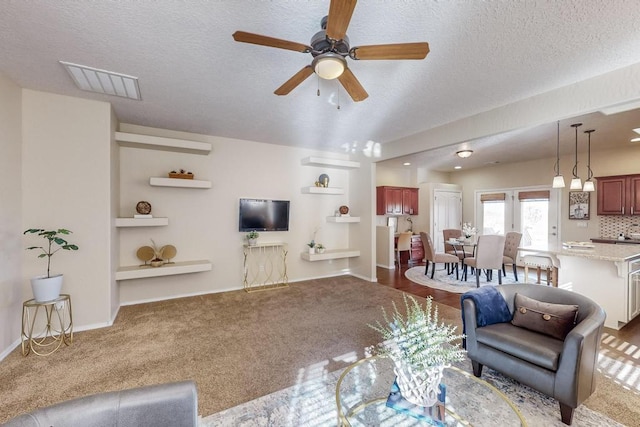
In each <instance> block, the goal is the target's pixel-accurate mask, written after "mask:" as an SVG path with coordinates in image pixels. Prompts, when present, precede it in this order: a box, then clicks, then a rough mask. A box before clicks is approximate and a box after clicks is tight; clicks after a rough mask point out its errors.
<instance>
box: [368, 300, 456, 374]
mask: <svg viewBox="0 0 640 427" xmlns="http://www.w3.org/2000/svg"><path fill="white" fill-rule="evenodd" d="M392 303H393V313H392V314H391V316H389V315H388V314H387V312H386V310H385V309H384V307H382V314H383V318H384V322H385V323H386V325H383V324H381V323H380V321H377V322H376V324H375V325H369V327H371V328H373V329H374V330H376V331H378V332H380V334H381V335H382V338H383V339H384V342H382V343H381V344H379V345H378V347H377V354H378V355H380V356H386V357H389V358H391V359H393V360H394V361H396V362H397V361H400V362H402V363H403V364H406V365H408V366H410V367H411V369H412V370H413V372H425V371H427V370H428V369H430V368H433V367H436V366H448V365H450V364H451V363H452V362H455V361H461V360H464V357H465V354H466V351H465V350H463V349H462V348H461V347H460V342H457V343H454V341H458V340H461V339H462V338H463V337H464V336H463V335H456V334H455V331H456V327H455V326H450V325H446V324H445V323H444V322H442V323H438V307H437V306H436V307H435V309H432V298H431V297H430V296H429V297H427V299H426V304H425V307H424V308H422V306H421V305H420V303H418V301H417V300H416V299H415V298H413V297H411V296H409V297H407V295H406V294H405V295H404V305H405V309H406V314H402V313H401V312H400V311H399V310H398V307H397V306H396V304H395V302H392Z"/></svg>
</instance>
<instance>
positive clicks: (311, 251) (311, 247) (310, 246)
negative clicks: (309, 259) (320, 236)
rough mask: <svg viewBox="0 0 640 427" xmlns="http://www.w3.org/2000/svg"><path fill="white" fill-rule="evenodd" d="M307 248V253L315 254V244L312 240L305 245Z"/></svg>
mask: <svg viewBox="0 0 640 427" xmlns="http://www.w3.org/2000/svg"><path fill="white" fill-rule="evenodd" d="M307 246H309V253H310V254H315V253H316V242H315V241H314V240H312V241H310V242H309V243H307Z"/></svg>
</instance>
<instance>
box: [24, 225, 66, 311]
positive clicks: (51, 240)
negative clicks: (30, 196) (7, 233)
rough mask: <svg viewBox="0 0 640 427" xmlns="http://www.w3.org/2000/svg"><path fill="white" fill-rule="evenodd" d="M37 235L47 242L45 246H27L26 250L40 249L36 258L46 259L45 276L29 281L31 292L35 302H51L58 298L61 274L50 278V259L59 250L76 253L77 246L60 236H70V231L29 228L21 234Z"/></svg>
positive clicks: (60, 287)
mask: <svg viewBox="0 0 640 427" xmlns="http://www.w3.org/2000/svg"><path fill="white" fill-rule="evenodd" d="M27 233H28V234H37V235H38V236H40V237H42V238H43V239H46V240H47V242H48V243H47V244H46V245H45V246H29V247H28V248H27V249H28V250H31V249H40V251H41V252H42V253H40V254H39V255H38V258H45V257H46V258H47V274H46V275H44V276H36V277H33V278H32V279H31V290H32V291H33V297H34V299H35V300H36V301H37V302H44V301H51V300H54V299H56V298H58V297H59V296H60V290H61V289H62V280H63V275H62V274H56V275H53V276H51V257H52V256H53V255H54V254H55V253H56V252H58V251H59V250H60V249H64V250H66V251H77V250H78V246H76V245H74V244H72V243H69V242H67V241H66V240H65V239H64V238H63V237H61V235H65V236H66V235H68V234H71V231H69V230H66V229H64V228H59V229H57V230H44V229H42V228H30V229H28V230H26V231H25V232H24V233H23V234H27Z"/></svg>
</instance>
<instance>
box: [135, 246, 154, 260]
mask: <svg viewBox="0 0 640 427" xmlns="http://www.w3.org/2000/svg"><path fill="white" fill-rule="evenodd" d="M136 256H137V257H138V259H139V260H140V261H142V262H144V264H143V265H149V264H147V263H148V262H149V261H151V260H152V259H154V258H155V257H156V252H155V251H154V250H153V248H152V247H151V246H142V247H140V248H138V250H137V251H136Z"/></svg>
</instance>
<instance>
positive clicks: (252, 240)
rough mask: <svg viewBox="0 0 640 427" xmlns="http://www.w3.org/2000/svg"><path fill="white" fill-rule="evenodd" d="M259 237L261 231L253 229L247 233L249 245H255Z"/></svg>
mask: <svg viewBox="0 0 640 427" xmlns="http://www.w3.org/2000/svg"><path fill="white" fill-rule="evenodd" d="M258 237H260V233H258V232H257V231H255V230H253V231H250V232H248V233H247V244H248V245H249V246H255V245H256V243H257V242H258Z"/></svg>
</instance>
